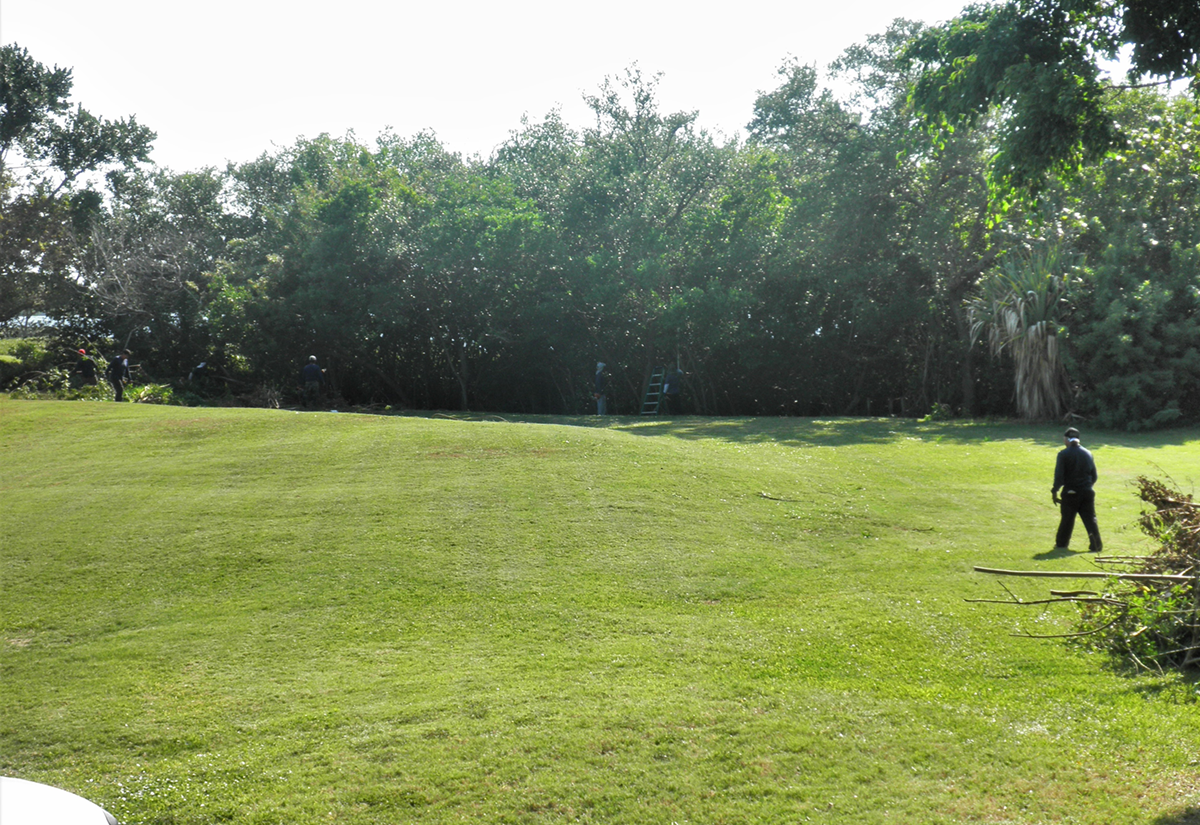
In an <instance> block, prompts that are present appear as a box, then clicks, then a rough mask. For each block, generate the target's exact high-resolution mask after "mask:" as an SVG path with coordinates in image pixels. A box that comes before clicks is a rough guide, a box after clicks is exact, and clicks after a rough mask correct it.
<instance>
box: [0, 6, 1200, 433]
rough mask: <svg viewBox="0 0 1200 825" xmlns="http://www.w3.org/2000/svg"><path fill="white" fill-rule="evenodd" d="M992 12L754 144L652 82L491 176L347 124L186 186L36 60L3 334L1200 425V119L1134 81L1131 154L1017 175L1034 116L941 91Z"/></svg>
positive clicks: (467, 379) (386, 368)
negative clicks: (676, 374) (38, 332)
mask: <svg viewBox="0 0 1200 825" xmlns="http://www.w3.org/2000/svg"><path fill="white" fill-rule="evenodd" d="M1042 5H1044V4H1041V5H1038V8H1041V6H1042ZM1014 10H1015V11H1014ZM977 11H978V10H976V12H977ZM1016 11H1020V3H1014V4H1007V5H1005V6H1003V7H1001V8H999V9H998V10H996V12H995V14H996V15H1000V16H1003V15H1009V16H1008V17H1003V20H1004V21H1007V24H1008V25H1009V29H1003V27H1000V26H999V24H996V23H994V20H993V27H994V28H997V27H998V28H1000V29H1001V30H1003V31H1009V30H1010V29H1011V28H1012V27H1013V26H1015V25H1016V24H1014V23H1012V19H1013V18H1012V17H1011V14H1013V13H1015V12H1016ZM976 12H971V13H972V14H975V13H976ZM975 19H976V18H972V17H970V15H967V16H966V17H964V20H966V21H967V22H970V21H971V20H975ZM982 19H983V20H984V22H985V23H986V22H987V21H988V20H992V18H987V17H986V15H984V18H982ZM976 22H978V21H976ZM963 25H964V23H963V20H959V21H953V22H952V23H951V24H947V26H946V27H943V28H942V29H929V28H927V27H925V26H924V25H922V24H919V23H913V22H909V21H903V20H897V21H896V22H895V23H894V24H893V26H892V27H891V28H890V29H889V30H888V31H887V32H885V33H883V34H880V35H877V36H874V37H872V38H869V39H868V40H867V42H865V43H863V44H859V45H856V46H853V47H851V48H850V49H848V50H847V51H846V52H845V53H844V55H843V56H842V57H841V58H840V59H839V60H838V61H837V62H836V63H835V64H834V65H833V66H831V67H830V69H831V71H832V72H834V73H836V74H837V75H838V76H840V77H841V78H843V79H845V80H846V81H848V82H849V83H850V84H851V85H850V88H852V90H853V91H852V92H851V93H850V94H848V95H845V96H843V97H840V98H839V97H838V96H836V95H835V94H834V93H833V92H832V91H830V90H829V89H827V88H823V87H822V86H821V84H820V82H819V75H818V72H817V70H816V68H815V67H813V66H807V65H803V64H800V63H797V62H789V63H787V64H785V65H784V66H782V67H781V69H780V73H779V85H778V86H777V87H776V88H775V89H774V90H771V91H768V92H766V93H763V94H761V95H760V96H759V97H758V99H757V101H756V105H755V109H754V117H753V120H752V121H751V123H750V124H749V125H748V130H749V133H750V137H749V138H748V139H747V140H745V141H728V140H726V141H719V140H717V139H715V138H714V137H713V136H711V135H710V134H708V133H706V132H705V131H703V130H701V129H699V128H698V127H697V126H696V116H695V113H687V112H678V113H667V112H662V111H661V110H660V109H659V106H658V104H657V100H656V96H655V84H656V78H654V77H646V76H643V75H642V74H641V73H640V72H639V70H638V69H637V67H636V66H634V67H631V68H629V69H627V70H626V71H625V72H624V74H623V75H621V76H619V77H616V78H608V79H606V80H605V81H604V82H603V83H602V84H601V86H600V87H599V89H598V90H597V91H596V92H595V93H594V94H592V95H590V96H588V97H587V98H586V100H587V103H588V105H589V106H590V108H591V110H592V112H593V113H594V115H595V122H594V124H593V125H592V126H590V127H587V128H583V129H575V128H571V127H569V126H568V125H567V124H565V123H563V122H562V120H561V119H560V118H559V116H558V114H557V113H556V112H551V113H549V114H548V115H547V116H546V117H545V118H543V119H542V120H540V121H529V120H526V121H524V122H523V123H522V126H521V128H520V129H518V130H516V131H515V132H514V133H513V134H512V136H511V137H510V139H509V140H508V141H507V142H506V143H505V144H504V145H503V146H501V147H500V148H499V149H498V150H497V151H496V152H495V153H494V154H493V155H492V156H491V157H489V158H487V159H480V158H470V159H464V158H462V157H461V156H459V155H457V154H454V153H451V152H448V151H446V150H445V148H444V147H443V146H441V144H440V143H439V142H438V141H437V139H436V138H435V137H434V136H433V135H432V134H428V133H423V134H418V135H415V136H411V137H407V138H403V137H399V136H396V135H393V134H383V135H380V136H379V137H378V138H377V139H376V140H375V141H373V142H372V143H370V144H367V143H360V142H359V141H357V140H356V139H355V138H354V137H353V136H347V137H344V138H332V137H330V136H328V135H320V136H318V137H315V138H311V139H305V140H300V141H297V142H296V143H295V144H294V145H293V146H290V147H287V148H285V149H282V150H277V151H274V152H271V153H264V154H263V155H261V156H260V157H259V158H257V159H256V160H254V161H252V162H248V163H244V164H233V165H229V166H228V167H227V168H225V169H224V170H218V169H215V168H206V169H200V170H194V171H190V172H184V173H175V172H170V171H166V170H159V169H155V168H153V167H148V166H146V165H145V162H146V161H147V160H148V157H149V141H150V140H152V137H153V136H152V134H151V133H149V132H148V131H147V130H145V129H144V127H141V126H139V125H138V124H136V123H135V122H134V121H132V120H128V121H118V122H115V123H110V122H106V121H102V120H100V119H96V118H92V117H91V116H90V115H87V117H86V118H84V117H83V116H84V115H86V112H84V111H83V110H82V109H77V110H76V111H75V112H74V113H73V112H72V110H71V109H70V107H69V106H68V105H67V101H68V99H69V90H70V83H69V80H70V78H69V73H67V74H66V77H65V79H64V77H63V74H62V70H58V69H55V70H53V71H50V70H46V69H45V68H44V67H41V66H40V65H39V64H36V61H33V60H32V58H29V56H28V55H26V54H24V53H23V52H22V51H21V50H20V49H18V48H16V47H5V50H4V51H3V53H2V54H0V64H3V72H4V74H3V77H2V78H0V80H2V82H3V87H2V88H0V92H3V103H4V106H5V109H4V111H3V112H0V187H2V191H0V322H12V321H13V320H14V319H17V318H20V317H24V316H28V315H30V314H33V313H42V314H44V315H45V316H47V317H49V318H52V319H53V320H54V325H53V327H52V330H51V334H52V335H54V336H55V337H56V338H57V339H59V340H60V341H61V343H62V345H63V346H64V347H67V348H71V349H73V348H76V347H79V346H87V347H88V348H89V349H96V348H97V347H100V348H104V347H109V348H124V347H125V346H129V347H130V348H132V349H134V350H135V352H137V353H138V360H140V361H141V363H142V364H143V366H144V369H145V370H146V371H147V373H148V374H149V375H150V376H152V377H155V378H157V379H159V380H169V379H171V378H175V377H182V376H186V375H187V374H188V372H189V371H190V369H191V368H192V366H194V365H195V364H197V363H199V362H200V361H206V362H208V364H209V365H210V370H214V371H216V372H218V374H220V375H221V376H223V378H225V379H226V382H225V383H224V384H223V386H231V387H238V388H246V389H247V390H248V389H249V388H259V387H270V388H273V389H274V390H276V391H277V392H280V391H281V392H283V393H284V394H285V395H286V394H288V393H291V392H293V391H294V388H295V386H296V383H297V376H298V373H299V369H300V367H301V366H302V364H303V362H304V361H305V360H306V358H307V356H308V355H309V354H316V355H318V356H319V358H320V360H321V362H322V365H323V366H325V367H326V368H327V369H328V376H329V378H330V382H331V385H332V387H333V388H334V390H335V391H336V393H337V394H338V396H339V397H340V398H342V399H344V401H345V402H346V403H349V404H360V405H365V404H393V405H403V406H407V407H413V408H422V409H472V410H488V411H495V412H505V411H514V412H540V413H583V412H587V411H590V410H591V409H592V405H591V393H590V388H591V374H592V372H593V369H594V365H595V363H596V362H597V361H603V362H605V363H606V364H608V365H609V371H610V375H611V377H610V381H609V387H610V390H609V394H610V403H609V409H610V411H615V412H619V413H636V412H637V411H638V410H639V409H640V400H641V394H642V391H643V386H644V382H645V380H646V378H647V376H648V375H649V372H650V370H651V368H652V367H654V366H656V365H675V364H678V365H679V366H680V367H682V369H683V370H684V371H685V374H686V375H685V397H686V402H685V403H686V404H687V409H688V411H690V412H696V413H700V414H723V415H802V416H814V415H889V414H894V415H923V414H926V413H930V412H936V413H938V414H944V413H946V412H947V411H952V412H953V413H954V414H963V415H997V416H1009V415H1014V414H1020V415H1023V416H1025V417H1031V418H1039V417H1040V418H1048V417H1057V416H1061V415H1063V414H1068V413H1069V414H1072V415H1077V416H1081V417H1084V418H1087V419H1089V420H1092V421H1094V422H1096V423H1097V424H1099V425H1102V426H1109V427H1126V428H1132V429H1139V428H1148V427H1160V426H1167V425H1173V424H1183V423H1195V422H1197V421H1200V323H1198V319H1197V303H1198V301H1200V223H1198V212H1200V197H1198V195H1200V191H1198V187H1200V149H1198V148H1197V147H1200V108H1198V106H1197V102H1196V100H1195V99H1194V98H1193V97H1190V96H1187V95H1172V94H1170V93H1166V92H1164V91H1162V90H1159V89H1154V88H1132V87H1130V88H1123V89H1120V90H1118V89H1116V88H1115V87H1111V86H1108V87H1105V86H1104V85H1103V84H1101V86H1100V88H1101V89H1102V90H1103V94H1102V95H1101V98H1100V100H1099V101H1098V104H1097V105H1098V106H1099V111H1100V112H1101V113H1102V119H1103V122H1104V123H1105V124H1106V126H1105V130H1106V131H1105V134H1104V136H1103V139H1104V140H1106V141H1108V143H1107V144H1105V146H1106V147H1107V148H1106V149H1104V150H1103V151H1100V150H1097V151H1094V152H1091V151H1088V152H1084V151H1077V150H1076V149H1075V148H1073V147H1074V146H1075V144H1072V143H1071V142H1070V139H1066V140H1065V142H1064V143H1063V145H1062V146H1060V147H1058V149H1057V150H1055V151H1058V152H1059V154H1058V155H1057V158H1058V159H1057V160H1051V161H1046V160H1045V159H1044V158H1029V160H1030V165H1029V166H1028V168H1022V169H1021V171H1020V174H1015V173H1014V172H1013V169H1014V167H1013V165H1012V163H1011V162H1009V160H1006V159H1011V158H1012V157H1013V154H1012V149H1011V148H1009V144H1010V143H1011V141H1012V130H1011V123H1010V121H1008V120H1006V115H1007V113H1009V112H1011V109H1012V104H1011V102H1005V101H998V102H989V103H987V105H984V104H979V105H977V106H976V105H974V104H973V108H970V111H969V112H958V113H957V114H956V113H954V112H948V111H947V110H938V109H937V106H938V105H939V101H938V100H934V99H933V98H932V97H930V96H929V95H925V96H924V97H922V94H921V90H922V89H925V90H926V91H927V90H928V86H927V85H925V86H923V85H922V84H923V83H924V82H925V81H926V79H927V78H929V77H932V76H936V75H937V72H938V71H940V68H939V64H937V61H938V60H939V59H942V58H944V57H945V54H941V53H938V52H936V50H933V49H932V48H931V46H930V44H931V43H941V44H942V45H944V44H945V43H946V42H950V41H953V42H955V43H959V44H960V45H961V42H960V41H961V38H960V40H953V38H950V41H948V40H947V38H948V36H949V35H947V32H949V33H950V34H954V33H955V32H960V31H961V27H962V26H963ZM955 26H959V29H955ZM1018 28H1019V26H1018ZM986 29H987V27H986V26H982V28H981V27H979V26H977V27H976V28H975V29H972V31H975V32H978V31H982V30H986ZM1022 31H1023V29H1022ZM939 38H941V39H939ZM976 45H978V43H977V42H976ZM960 52H961V49H960ZM946 54H949V52H946ZM939 55H940V56H939ZM959 57H961V54H959V53H958V52H955V53H954V57H953V59H958V58H959ZM22 78H24V81H23V82H24V83H25V87H26V89H25V91H24V92H23V93H22V94H24V97H21V96H20V95H19V94H16V93H15V92H14V91H13V90H14V89H17V88H18V87H20V86H21V82H19V81H21V79H22ZM973 88H974V87H973ZM1009 88H1012V87H1009ZM1025 92H1026V93H1028V88H1026V89H1025ZM1060 99H1061V98H1060ZM22 101H24V109H22V108H21V107H20V105H18V104H20V103H22ZM944 102H945V101H940V103H944ZM1006 106H1008V107H1009V108H1008V109H1006V108H1005V107H1006ZM39 107H40V108H39ZM939 111H940V113H938V112H939ZM19 112H25V114H24V115H23V117H24V118H25V121H26V123H25V125H24V127H22V128H23V130H22V129H18V128H10V125H11V124H12V123H13V121H14V117H15V114H14V113H19ZM1088 117H1092V115H1090V114H1089V115H1088ZM88 124H91V125H90V127H89V125H88ZM1085 127H1086V123H1085ZM89 129H90V130H89ZM1084 131H1085V133H1087V132H1086V128H1085V130H1084ZM70 135H74V138H73V140H74V141H75V144H72V143H71V141H70V140H67V138H66V137H65V136H70ZM88 136H90V141H91V142H90V143H88V142H87V141H85V140H84V138H85V137H88ZM69 145H78V146H79V147H86V148H87V151H83V149H81V148H76V149H75V150H73V153H72V151H67V150H66V149H64V148H63V147H64V146H69ZM1097 145H1098V144H1097ZM15 156H20V157H21V158H23V159H25V160H27V161H30V163H29V165H28V166H27V167H25V168H24V170H23V172H22V173H18V171H17V169H16V168H15V166H14V164H12V163H11V162H10V159H11V158H13V157H15ZM1035 164H1041V165H1040V167H1037V168H1035ZM100 175H103V178H101V177H99V176H100ZM1001 326H1003V329H1001ZM1010 356H1015V357H1010Z"/></svg>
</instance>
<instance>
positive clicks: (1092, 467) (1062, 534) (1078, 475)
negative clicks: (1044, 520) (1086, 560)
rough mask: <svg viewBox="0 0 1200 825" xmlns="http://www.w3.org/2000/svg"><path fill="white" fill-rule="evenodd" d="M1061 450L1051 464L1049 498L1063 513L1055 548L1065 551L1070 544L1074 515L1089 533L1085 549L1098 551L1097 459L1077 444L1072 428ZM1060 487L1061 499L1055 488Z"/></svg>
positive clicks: (1067, 432)
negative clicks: (1052, 479) (1052, 473)
mask: <svg viewBox="0 0 1200 825" xmlns="http://www.w3.org/2000/svg"><path fill="white" fill-rule="evenodd" d="M1063 444H1064V445H1065V446H1064V448H1063V449H1062V450H1059V452H1058V460H1057V461H1056V462H1055V464H1054V486H1053V487H1052V488H1050V498H1051V499H1053V501H1054V503H1055V504H1057V505H1058V506H1059V509H1060V511H1061V513H1062V515H1061V518H1060V519H1059V522H1058V535H1057V536H1055V539H1054V547H1055V549H1056V550H1066V549H1067V548H1068V547H1069V546H1070V544H1071V533H1072V531H1073V530H1074V529H1075V516H1076V514H1078V515H1079V520H1080V521H1082V522H1083V527H1084V529H1085V530H1087V534H1088V550H1089V551H1090V552H1092V553H1099V552H1100V549H1101V547H1102V544H1101V541H1100V527H1099V525H1097V524H1096V493H1095V492H1094V491H1093V490H1092V486H1093V485H1094V484H1095V483H1096V478H1097V475H1096V461H1095V459H1093V458H1092V454H1091V453H1090V452H1088V451H1087V450H1085V449H1083V445H1081V444H1080V443H1079V430H1077V429H1075V428H1074V427H1070V428H1068V429H1067V431H1066V432H1065V433H1063ZM1059 490H1062V491H1063V494H1062V498H1059V495H1058V491H1059Z"/></svg>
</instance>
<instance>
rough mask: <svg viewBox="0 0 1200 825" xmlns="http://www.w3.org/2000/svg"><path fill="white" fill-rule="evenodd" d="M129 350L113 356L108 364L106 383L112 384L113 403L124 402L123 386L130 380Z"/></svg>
mask: <svg viewBox="0 0 1200 825" xmlns="http://www.w3.org/2000/svg"><path fill="white" fill-rule="evenodd" d="M129 354H130V353H129V350H125V352H123V353H121V354H120V355H114V356H113V359H112V360H111V361H109V362H108V383H110V384H112V388H113V394H114V398H113V400H114V401H124V400H125V384H126V383H127V382H128V381H129V379H130V377H131V376H130V374H129Z"/></svg>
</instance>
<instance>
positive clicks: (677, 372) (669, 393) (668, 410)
mask: <svg viewBox="0 0 1200 825" xmlns="http://www.w3.org/2000/svg"><path fill="white" fill-rule="evenodd" d="M682 389H683V370H681V369H679V368H678V367H676V368H675V369H673V370H671V371H670V372H668V373H667V377H666V378H664V379H663V386H662V391H663V396H662V400H663V403H662V411H663V413H664V414H666V415H679V413H681V412H682V409H681V408H680V406H679V391H680V390H682Z"/></svg>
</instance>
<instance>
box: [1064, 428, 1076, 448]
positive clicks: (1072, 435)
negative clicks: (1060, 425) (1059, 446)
mask: <svg viewBox="0 0 1200 825" xmlns="http://www.w3.org/2000/svg"><path fill="white" fill-rule="evenodd" d="M1063 441H1064V442H1065V443H1067V444H1070V443H1071V442H1072V441H1074V442H1075V443H1076V444H1078V443H1079V430H1077V429H1075V428H1074V427H1067V431H1066V432H1065V433H1063Z"/></svg>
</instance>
